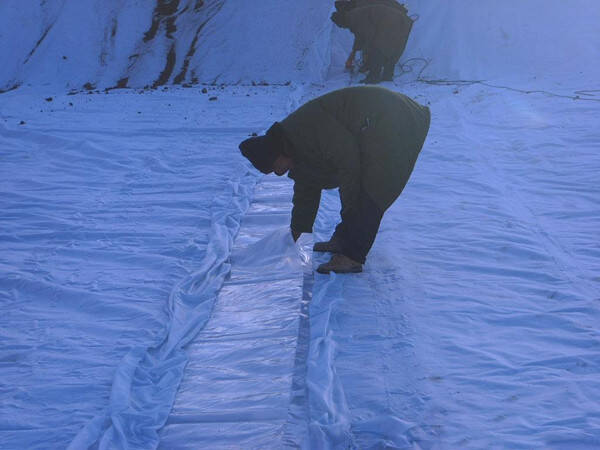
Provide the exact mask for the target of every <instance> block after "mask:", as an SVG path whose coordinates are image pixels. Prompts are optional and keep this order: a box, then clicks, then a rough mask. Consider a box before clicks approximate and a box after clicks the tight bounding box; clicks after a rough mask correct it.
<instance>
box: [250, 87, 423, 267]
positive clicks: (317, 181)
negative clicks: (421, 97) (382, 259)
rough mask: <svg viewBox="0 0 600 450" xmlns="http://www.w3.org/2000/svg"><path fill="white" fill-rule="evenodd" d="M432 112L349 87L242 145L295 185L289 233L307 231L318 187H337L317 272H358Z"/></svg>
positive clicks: (262, 166)
mask: <svg viewBox="0 0 600 450" xmlns="http://www.w3.org/2000/svg"><path fill="white" fill-rule="evenodd" d="M429 121H430V114H429V109H428V108H427V107H426V106H422V105H419V104H418V103H416V102H415V101H413V100H411V99H410V98H408V97H406V96H405V95H402V94H399V93H396V92H393V91H390V90H388V89H384V88H380V87H367V86H363V87H350V88H345V89H341V90H338V91H333V92H330V93H328V94H325V95H323V96H321V97H318V98H316V99H314V100H311V101H309V102H308V103H306V104H305V105H303V106H301V107H300V108H299V109H297V110H296V111H295V112H293V113H292V114H290V115H289V116H288V117H286V118H285V119H283V120H282V121H281V122H275V123H274V124H273V125H272V126H271V128H270V129H269V130H268V131H267V133H266V134H265V135H264V136H258V137H253V138H249V139H246V140H245V141H243V142H242V143H241V144H240V150H241V152H242V154H243V155H244V156H245V157H246V158H248V159H249V160H250V162H252V164H253V165H254V167H256V168H257V169H258V170H260V171H261V172H263V173H265V174H268V173H271V172H275V174H276V175H279V176H282V175H284V174H285V173H286V172H288V171H289V174H288V176H289V177H290V178H291V179H292V180H294V197H293V200H292V201H293V205H294V206H293V209H292V221H291V233H292V236H293V238H294V240H297V239H298V237H299V236H300V235H301V234H302V233H312V229H313V224H314V221H315V218H316V215H317V210H318V208H319V203H320V199H321V190H322V189H333V188H336V187H339V194H340V199H341V203H342V210H341V213H340V215H341V222H340V224H339V225H338V226H337V227H336V229H335V233H334V234H333V236H332V237H331V239H330V240H329V241H327V242H318V243H316V244H315V246H314V250H315V251H317V252H331V253H333V254H334V255H333V256H332V258H331V260H330V261H329V262H328V263H325V264H322V265H321V266H319V268H318V269H317V270H318V272H320V273H329V272H337V273H349V272H361V271H362V265H363V264H364V262H365V260H366V257H367V254H368V253H369V250H370V249H371V246H372V245H373V242H374V241H375V237H376V235H377V232H378V230H379V224H380V222H381V219H382V218H383V214H384V212H385V211H386V210H387V209H388V208H389V207H390V206H391V205H392V203H393V202H394V201H395V200H396V198H398V196H399V195H400V193H401V192H402V190H403V189H404V186H405V185H406V183H407V182H408V179H409V177H410V175H411V173H412V170H413V167H414V165H415V163H416V161H417V157H418V155H419V152H420V151H421V147H422V146H423V143H424V142H425V137H426V136H427V132H428V130H429Z"/></svg>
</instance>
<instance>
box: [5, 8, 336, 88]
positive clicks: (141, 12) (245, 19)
mask: <svg viewBox="0 0 600 450" xmlns="http://www.w3.org/2000/svg"><path fill="white" fill-rule="evenodd" d="M329 9H330V5H329V4H327V3H325V2H321V1H317V0H307V1H303V2H295V1H289V0H288V1H277V0H264V1H260V2H243V1H226V0H206V1H203V0H171V1H167V0H156V1H155V2H150V1H139V0H138V1H136V0H108V1H105V0H81V1H77V2H67V1H64V0H63V1H54V2H46V1H39V0H25V1H21V0H9V1H3V2H2V3H0V30H1V31H0V33H1V34H0V60H2V61H6V62H7V64H6V65H5V66H4V67H3V68H2V69H1V70H0V89H3V90H6V89H10V88H12V87H15V86H18V85H21V84H23V83H25V84H31V85H34V86H53V87H58V88H62V89H64V88H67V89H80V88H82V87H84V86H87V87H89V88H93V87H101V88H105V87H115V86H119V87H125V86H130V87H143V86H158V85H163V84H173V83H176V84H181V83H192V82H194V83H197V82H199V81H200V82H208V83H212V82H215V83H237V82H246V83H250V82H252V81H255V82H261V81H268V82H277V83H285V82H288V81H298V80H320V79H322V73H323V70H324V67H326V61H325V60H326V58H327V54H326V51H327V39H324V37H326V33H327V31H328V30H329V29H330V27H331V26H330V24H329V21H328V12H329ZM319 46H320V47H319Z"/></svg>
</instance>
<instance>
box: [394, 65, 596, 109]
mask: <svg viewBox="0 0 600 450" xmlns="http://www.w3.org/2000/svg"><path fill="white" fill-rule="evenodd" d="M411 62H422V63H423V66H422V67H421V70H419V73H418V74H417V79H416V81H418V82H419V83H426V84H431V85H434V86H471V85H475V84H480V85H482V86H487V87H491V88H494V89H505V90H508V91H513V92H520V93H522V94H543V95H546V96H548V97H559V98H568V99H571V100H586V101H591V102H600V98H589V97H596V96H597V95H598V93H600V89H583V90H579V91H575V92H574V95H567V94H557V93H556V92H551V91H546V90H542V89H518V88H514V87H511V86H504V85H500V84H492V83H488V82H487V81H486V80H448V79H430V78H425V77H423V72H424V71H425V69H427V67H428V66H429V64H430V63H431V60H430V59H425V58H410V59H408V60H406V61H405V62H404V63H402V64H401V65H400V69H401V70H402V73H411V72H413V71H414V65H413V64H410V63H411Z"/></svg>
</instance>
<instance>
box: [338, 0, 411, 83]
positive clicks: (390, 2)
mask: <svg viewBox="0 0 600 450" xmlns="http://www.w3.org/2000/svg"><path fill="white" fill-rule="evenodd" d="M377 4H379V5H384V6H389V7H391V8H396V9H398V10H399V11H401V12H402V13H403V14H404V15H407V16H408V10H407V9H406V6H404V4H402V3H398V2H397V1H396V0H338V1H336V2H335V9H336V11H338V12H342V13H347V12H349V11H351V10H353V9H355V8H361V7H363V6H369V5H377ZM364 47H365V44H364V42H361V41H360V40H359V39H358V37H355V38H354V43H353V44H352V51H351V52H350V55H349V56H348V59H347V60H346V64H345V67H346V69H352V67H353V66H354V58H355V57H356V53H357V52H359V51H360V52H362V60H363V63H362V65H361V67H360V69H359V71H360V72H367V71H368V69H369V67H368V63H367V61H368V54H367V51H366V49H365V48H364Z"/></svg>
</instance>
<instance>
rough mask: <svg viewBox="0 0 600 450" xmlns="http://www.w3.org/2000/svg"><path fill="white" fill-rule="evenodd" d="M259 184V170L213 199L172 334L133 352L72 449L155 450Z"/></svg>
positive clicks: (178, 297) (177, 298)
mask: <svg viewBox="0 0 600 450" xmlns="http://www.w3.org/2000/svg"><path fill="white" fill-rule="evenodd" d="M256 180H257V174H256V172H255V171H250V170H247V171H246V172H245V173H244V174H243V175H242V176H241V177H240V178H239V179H238V180H237V181H231V182H230V183H229V188H228V189H226V190H225V192H224V193H222V194H221V195H220V196H217V197H216V198H215V199H214V202H213V205H212V221H211V239H210V241H209V243H208V247H207V249H206V256H205V258H204V260H203V262H202V264H201V265H200V267H199V268H198V270H197V271H196V272H194V273H192V274H191V275H189V276H188V277H186V278H185V279H183V280H182V281H181V282H180V283H179V284H178V285H176V286H175V287H174V288H173V290H172V292H171V295H170V297H169V316H170V320H169V328H168V334H167V335H166V337H165V338H164V340H163V341H162V342H160V343H159V344H158V345H156V346H154V347H151V348H144V347H137V348H133V349H132V350H130V352H129V353H128V354H127V355H126V356H125V358H124V359H123V361H122V362H121V363H120V364H119V366H118V367H117V371H116V374H115V377H114V381H113V385H112V389H111V394H110V401H109V405H108V407H107V408H106V410H105V411H104V412H103V413H101V414H99V415H98V416H96V417H95V418H94V419H92V420H91V421H90V422H88V423H87V424H86V426H85V427H84V428H83V429H82V430H81V431H80V432H79V433H78V434H77V436H76V437H75V438H74V440H73V441H72V442H71V444H70V445H69V448H70V449H80V448H95V447H97V448H100V449H110V448H129V449H138V448H139V449H149V448H156V446H157V445H158V442H159V436H158V431H159V430H160V429H161V428H162V427H163V426H164V424H165V423H166V421H167V418H168V415H169V412H170V411H171V407H172V405H173V402H174V399H175V395H176V393H177V390H178V387H179V384H180V381H181V379H182V376H183V373H184V369H185V366H186V364H187V362H188V354H187V352H186V350H185V349H184V347H185V346H186V345H187V344H189V343H190V341H191V340H192V339H193V338H194V337H195V336H196V335H197V334H198V332H199V331H200V330H202V329H203V328H204V327H205V326H206V324H207V323H208V321H209V319H210V317H211V314H212V311H213V308H214V305H215V302H216V300H217V294H218V293H219V290H220V289H221V287H222V286H223V282H224V280H225V279H226V277H227V276H228V274H229V272H230V268H231V265H230V262H229V258H230V254H231V249H232V248H233V241H234V238H235V236H236V235H237V232H238V230H239V227H240V221H241V218H242V216H243V214H244V212H245V211H246V210H247V208H248V206H249V203H250V199H251V193H252V190H253V188H254V185H255V183H256Z"/></svg>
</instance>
